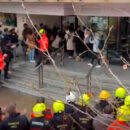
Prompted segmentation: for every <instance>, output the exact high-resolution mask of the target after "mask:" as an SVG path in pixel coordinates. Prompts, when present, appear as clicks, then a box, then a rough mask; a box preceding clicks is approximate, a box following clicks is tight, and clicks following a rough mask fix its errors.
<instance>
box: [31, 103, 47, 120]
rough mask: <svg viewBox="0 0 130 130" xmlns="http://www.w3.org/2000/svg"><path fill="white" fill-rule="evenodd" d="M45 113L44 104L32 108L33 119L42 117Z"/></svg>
mask: <svg viewBox="0 0 130 130" xmlns="http://www.w3.org/2000/svg"><path fill="white" fill-rule="evenodd" d="M45 111H46V105H45V103H37V104H36V105H34V107H33V114H34V116H35V117H37V118H38V117H43V116H44V112H45Z"/></svg>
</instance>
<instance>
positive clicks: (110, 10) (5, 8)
mask: <svg viewBox="0 0 130 130" xmlns="http://www.w3.org/2000/svg"><path fill="white" fill-rule="evenodd" d="M25 6H26V8H27V10H28V11H29V13H30V14H37V15H56V16H67V15H81V16H111V17H117V16H119V17H130V3H110V2H109V3H83V2H79V3H74V4H72V2H64V3H60V2H49V3H47V2H26V3H25ZM73 7H74V8H73ZM0 12H2V13H17V14H25V11H24V9H23V8H22V6H21V3H20V2H0Z"/></svg>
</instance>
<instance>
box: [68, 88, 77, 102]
mask: <svg viewBox="0 0 130 130" xmlns="http://www.w3.org/2000/svg"><path fill="white" fill-rule="evenodd" d="M66 101H67V102H68V103H75V102H76V96H75V93H74V92H72V91H71V92H68V93H67V95H66Z"/></svg>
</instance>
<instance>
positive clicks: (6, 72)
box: [4, 62, 10, 78]
mask: <svg viewBox="0 0 130 130" xmlns="http://www.w3.org/2000/svg"><path fill="white" fill-rule="evenodd" d="M9 63H10V62H6V65H5V68H4V78H6V77H8V71H9Z"/></svg>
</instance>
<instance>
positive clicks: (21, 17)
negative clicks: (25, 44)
mask: <svg viewBox="0 0 130 130" xmlns="http://www.w3.org/2000/svg"><path fill="white" fill-rule="evenodd" d="M16 16H17V27H15V29H16V31H17V32H18V34H19V38H20V39H21V38H22V30H23V24H24V23H26V20H27V19H26V16H25V15H23V14H17V15H16ZM0 24H2V23H0ZM4 28H8V29H9V30H10V29H12V28H14V27H13V26H6V25H3V24H2V30H3V29H4Z"/></svg>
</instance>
